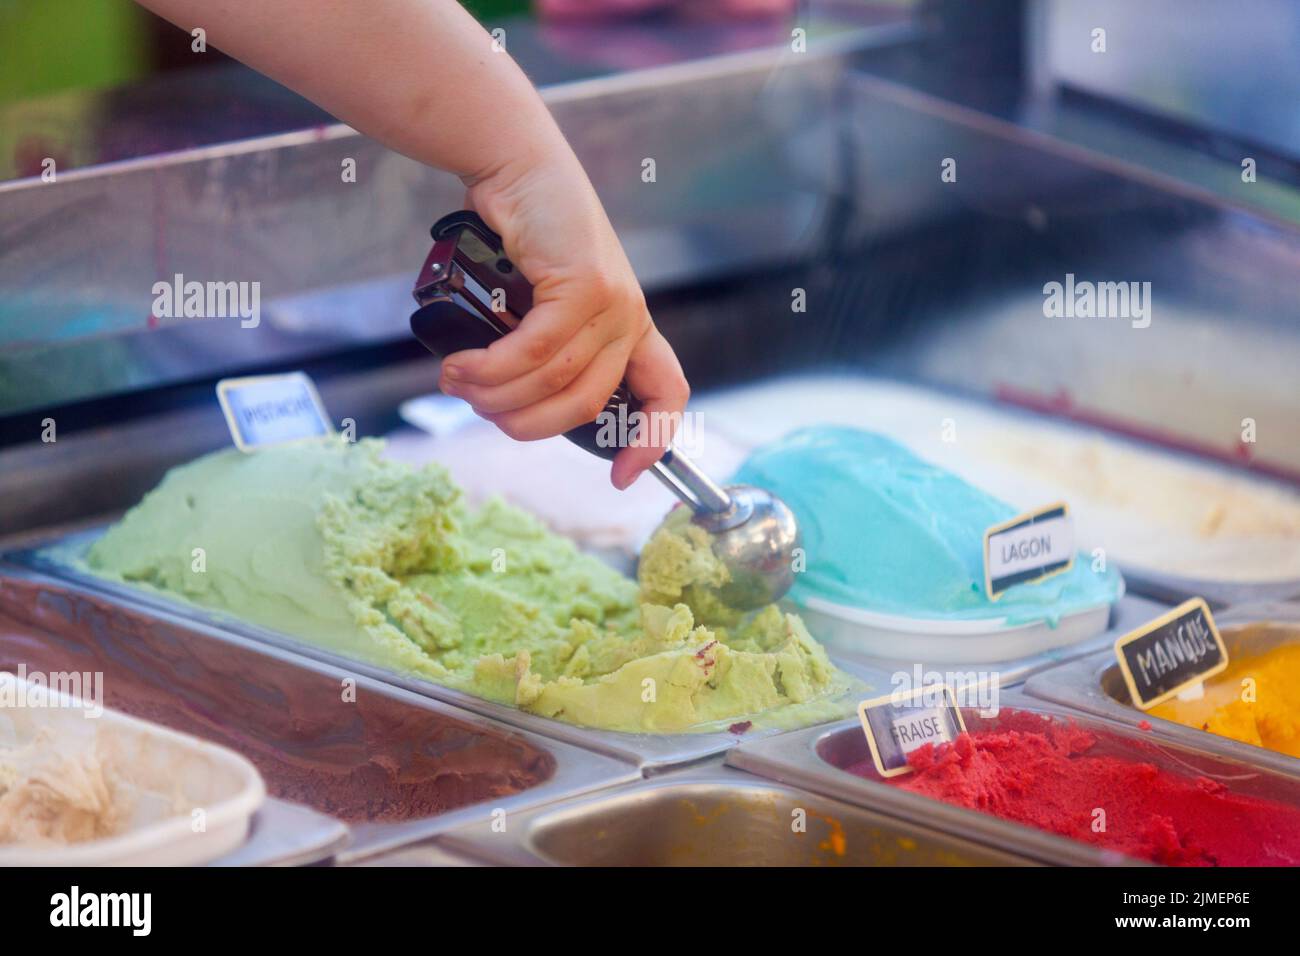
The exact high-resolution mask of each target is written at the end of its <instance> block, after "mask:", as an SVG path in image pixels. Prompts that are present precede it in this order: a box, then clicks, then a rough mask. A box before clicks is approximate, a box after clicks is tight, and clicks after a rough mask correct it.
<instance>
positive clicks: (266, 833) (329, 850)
mask: <svg viewBox="0 0 1300 956" xmlns="http://www.w3.org/2000/svg"><path fill="white" fill-rule="evenodd" d="M350 839H351V833H350V831H349V830H348V827H347V824H345V823H344V822H343V821H341V820H336V819H334V818H333V817H331V816H326V815H325V814H323V813H318V812H317V811H315V810H312V809H311V808H309V807H304V806H299V805H298V804H295V803H289V802H288V801H285V800H277V799H276V798H275V797H268V798H267V799H266V801H265V802H264V803H263V804H262V807H261V809H260V810H258V811H257V813H256V814H255V815H254V816H253V823H252V826H251V828H250V829H249V833H248V839H247V840H246V841H245V842H244V845H243V846H241V847H240V848H239V849H238V850H235V851H234V852H233V853H227V854H226V855H225V856H223V857H221V858H219V859H217V860H214V861H213V862H212V866H306V865H308V864H312V863H323V862H325V861H327V860H330V859H332V858H333V857H334V855H335V854H337V853H339V852H341V851H342V850H343V849H344V848H345V847H347V845H348V842H349V841H350Z"/></svg>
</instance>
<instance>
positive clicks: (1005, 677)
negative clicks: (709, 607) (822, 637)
mask: <svg viewBox="0 0 1300 956" xmlns="http://www.w3.org/2000/svg"><path fill="white" fill-rule="evenodd" d="M1167 610H1169V606H1168V605H1166V604H1160V603H1157V602H1155V601H1152V600H1149V599H1147V598H1143V597H1137V596H1134V595H1131V594H1128V595H1125V596H1124V597H1122V598H1120V599H1119V600H1118V601H1117V602H1115V604H1114V606H1113V607H1112V609H1111V614H1110V622H1109V624H1108V625H1107V628H1106V630H1105V631H1103V632H1102V633H1100V634H1098V635H1097V636H1095V637H1091V638H1088V639H1087V640H1085V641H1079V642H1077V643H1074V644H1069V645H1066V646H1065V647H1056V648H1052V649H1051V650H1047V651H1042V652H1041V653H1038V654H1031V655H1028V656H1026V657H1019V658H1015V659H1013V660H1007V661H998V662H996V663H991V664H988V663H971V662H969V661H967V662H964V663H954V662H951V661H943V660H938V661H920V662H919V663H920V665H921V667H922V669H923V670H927V671H938V672H941V673H944V674H976V675H980V676H979V679H980V680H981V681H983V680H984V679H988V678H991V677H992V676H993V675H996V676H997V679H998V682H999V686H1001V687H1014V686H1016V685H1017V684H1020V683H1023V682H1024V681H1025V679H1026V678H1027V677H1029V676H1030V675H1031V674H1035V673H1037V672H1039V671H1042V670H1046V669H1048V668H1051V667H1056V666H1057V665H1058V664H1060V663H1061V662H1063V661H1068V660H1073V659H1074V658H1076V657H1084V656H1086V655H1089V654H1092V653H1095V652H1096V651H1097V650H1098V649H1099V648H1103V647H1110V646H1111V645H1112V644H1114V643H1115V638H1117V637H1119V636H1120V635H1122V634H1127V633H1128V632H1129V631H1131V630H1133V628H1135V627H1137V626H1138V625H1140V624H1143V623H1145V622H1147V621H1150V620H1153V619H1154V618H1156V617H1159V616H1160V615H1161V614H1163V613H1164V612H1165V611H1167ZM835 657H836V659H837V662H838V663H839V664H840V666H841V667H843V668H844V669H845V670H847V671H849V672H850V673H856V672H857V669H858V668H862V669H863V673H866V674H882V673H883V674H895V673H898V672H900V671H901V672H903V673H908V674H910V673H912V672H913V670H914V669H915V667H916V665H917V663H918V662H917V661H915V660H905V659H901V658H900V659H894V660H890V659H887V658H883V657H872V656H871V655H868V654H857V653H853V652H852V651H849V650H847V649H846V648H845V647H844V646H843V645H837V646H836V654H835ZM955 683H961V681H955ZM889 689H892V688H889Z"/></svg>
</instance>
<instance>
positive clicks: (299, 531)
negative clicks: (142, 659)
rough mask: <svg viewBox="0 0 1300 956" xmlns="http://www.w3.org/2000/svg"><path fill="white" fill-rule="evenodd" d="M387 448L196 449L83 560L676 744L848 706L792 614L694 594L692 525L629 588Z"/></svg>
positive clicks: (348, 650) (565, 544) (443, 677)
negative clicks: (686, 735)
mask: <svg viewBox="0 0 1300 956" xmlns="http://www.w3.org/2000/svg"><path fill="white" fill-rule="evenodd" d="M382 449H383V444H382V442H379V441H375V440H367V441H363V442H360V443H359V444H356V445H352V444H348V443H347V442H345V441H342V440H332V441H329V442H323V443H309V444H296V445H287V446H278V447H272V448H267V449H263V450H261V451H258V452H254V453H252V454H243V453H241V452H239V451H236V450H234V449H230V450H226V451H221V452H216V453H214V454H210V455H206V456H204V457H203V458H200V459H198V460H196V461H194V462H191V463H190V464H188V465H184V466H182V467H179V468H176V469H173V470H172V471H171V472H169V473H168V474H167V476H166V477H165V478H164V479H163V481H162V483H161V484H159V486H158V487H157V488H155V489H154V490H153V491H152V492H150V493H149V494H148V495H146V496H145V498H144V500H143V501H142V502H140V504H139V505H137V506H136V507H135V508H133V509H132V510H131V511H130V512H128V513H127V514H126V516H125V517H124V518H123V519H122V520H121V521H120V522H119V523H118V524H116V525H115V526H114V527H112V528H111V529H110V530H109V531H108V532H107V533H105V534H104V536H103V537H102V538H100V539H99V540H98V541H97V542H96V543H95V545H94V546H93V547H92V548H91V550H90V552H89V554H88V556H87V559H86V560H87V563H88V565H89V566H90V568H91V570H92V571H94V572H95V573H97V574H100V575H102V576H106V577H111V578H115V579H119V580H123V581H126V582H130V583H133V584H138V585H144V586H148V587H152V588H155V589H158V590H160V591H164V592H167V593H169V594H172V595H177V596H180V597H183V598H186V599H188V600H190V601H192V602H194V603H196V604H200V605H203V606H205V607H208V608H212V609H215V610H218V611H222V612H226V613H229V614H232V615H234V616H237V617H239V618H242V619H244V620H246V621H249V622H252V623H254V624H259V625H262V626H264V627H268V628H273V629H276V630H279V631H283V632H285V633H288V634H291V635H294V636H295V637H297V638H299V639H302V640H305V641H309V642H311V643H314V644H318V645H320V646H322V647H325V648H328V649H330V650H334V651H338V652H341V653H343V654H346V655H348V656H352V657H356V658H360V659H362V660H365V661H368V662H370V663H374V664H378V665H381V666H384V667H389V668H393V669H395V670H398V671H401V672H404V673H409V674H415V675H418V676H421V677H425V678H427V679H429V680H432V681H435V682H437V683H440V684H445V685H447V686H449V687H455V688H459V689H462V690H465V691H468V692H469V693H472V694H476V695H478V696H481V697H485V698H488V699H490V700H495V701H500V702H503V703H508V704H513V705H515V706H517V707H520V708H522V709H524V710H528V711H532V712H534V713H538V714H543V715H545V716H548V717H555V718H559V719H561V720H566V721H570V722H572V723H575V724H583V725H586V726H592V727H602V728H607V729H611V730H624V731H650V732H679V731H689V730H709V729H717V727H718V726H719V725H725V724H728V723H732V722H736V721H743V720H756V722H757V723H759V724H764V723H766V724H777V725H781V726H791V725H795V724H800V723H810V722H813V721H815V720H821V719H828V718H831V717H835V716H840V715H842V714H844V713H847V712H849V711H850V710H851V708H852V703H851V702H848V701H847V699H845V698H844V692H845V691H846V690H848V689H849V687H850V686H851V684H852V682H851V680H850V679H849V678H847V677H846V676H845V675H844V674H842V673H841V672H839V671H838V670H836V668H835V667H833V666H832V665H831V663H830V661H829V660H828V659H827V657H826V654H825V651H824V650H823V649H822V647H821V645H819V644H818V643H817V642H816V641H814V640H813V639H812V638H811V637H810V636H809V634H808V632H807V630H806V629H805V628H804V625H803V622H802V621H801V620H800V619H799V618H798V617H797V616H795V615H792V614H784V613H782V612H781V611H780V610H778V609H777V608H776V607H775V606H772V607H767V608H764V609H763V610H761V611H759V612H757V613H754V614H749V615H742V614H740V613H738V612H736V611H734V610H731V609H729V608H725V607H722V606H720V605H718V604H717V602H716V600H715V601H712V602H710V601H708V600H707V591H706V590H705V589H704V588H703V587H701V585H705V584H707V583H709V582H710V580H712V579H713V578H715V577H716V575H717V574H718V573H724V574H725V569H723V570H722V571H721V572H719V569H718V568H716V567H711V566H708V564H707V561H706V560H704V559H702V558H700V556H699V550H700V549H699V548H698V547H691V546H689V543H687V542H685V538H684V537H683V536H684V535H685V534H687V533H688V532H687V530H686V529H687V528H689V527H690V526H689V525H686V526H684V527H674V528H669V529H666V530H663V531H661V532H660V533H659V534H657V535H656V536H655V538H653V539H652V540H651V542H650V543H649V544H648V545H647V546H646V549H645V552H644V554H643V556H642V568H643V572H642V573H643V590H644V593H642V589H639V588H638V586H637V584H636V582H634V581H631V580H629V579H628V578H625V577H623V576H622V575H621V574H619V573H618V572H616V571H614V570H613V569H612V568H609V567H608V566H606V565H605V564H603V563H601V562H600V561H599V560H597V559H595V558H593V557H591V556H589V555H585V554H583V553H582V552H580V551H579V550H578V549H577V547H576V546H575V545H574V544H573V542H571V541H569V540H568V539H566V538H562V537H559V536H557V535H555V534H553V533H551V532H550V531H548V530H547V529H546V528H545V527H544V526H543V525H542V524H541V522H539V521H538V520H537V519H536V518H534V517H532V516H531V515H529V514H527V513H525V512H523V511H520V510H518V509H516V508H512V507H510V506H509V505H506V504H504V503H502V502H500V501H491V502H489V503H487V504H486V505H484V506H483V507H482V508H480V509H478V510H471V509H470V508H468V507H467V506H466V505H465V504H463V503H462V501H461V499H460V491H459V489H458V488H457V487H456V486H455V485H454V484H453V483H452V481H451V479H450V478H449V477H448V476H447V473H446V472H445V471H444V470H443V469H442V468H440V467H438V466H436V465H430V466H426V467H425V468H422V469H418V470H413V469H411V468H410V467H409V466H407V465H404V464H401V463H397V462H392V461H388V460H385V459H384V458H382V457H381V452H382ZM692 530H694V529H692ZM684 543H685V544H686V546H685V547H684V546H683V545H684ZM692 601H695V602H697V603H698V604H699V605H700V608H699V609H700V611H701V612H702V615H701V619H700V620H697V619H696V615H695V614H694V613H693V612H692ZM706 624H707V626H706Z"/></svg>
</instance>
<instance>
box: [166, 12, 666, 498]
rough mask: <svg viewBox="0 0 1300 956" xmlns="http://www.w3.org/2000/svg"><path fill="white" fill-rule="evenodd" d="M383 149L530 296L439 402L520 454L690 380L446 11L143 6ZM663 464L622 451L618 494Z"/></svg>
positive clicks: (533, 132)
mask: <svg viewBox="0 0 1300 956" xmlns="http://www.w3.org/2000/svg"><path fill="white" fill-rule="evenodd" d="M140 2H141V3H142V4H143V5H144V6H146V7H148V8H149V9H151V10H153V11H154V12H156V13H157V14H159V15H160V16H162V17H164V18H166V19H167V20H170V21H171V22H173V23H175V24H176V25H178V26H180V27H181V28H183V29H185V30H187V31H188V30H192V29H194V28H195V27H202V28H203V29H204V30H205V31H206V33H207V39H208V42H210V43H212V44H213V45H214V46H216V47H218V48H220V49H221V50H223V51H225V52H226V53H228V54H230V55H231V56H234V57H236V58H237V59H239V60H242V61H243V62H245V63H247V64H248V65H249V66H252V67H254V68H255V69H257V70H259V71H261V72H263V73H265V74H266V75H267V76H270V77H271V78H272V79H275V80H277V81H279V82H280V83H283V84H284V85H285V86H288V87H289V88H290V89H293V90H295V91H297V92H298V93H300V94H302V95H303V96H305V97H307V98H308V99H310V100H311V101H312V102H314V103H316V104H318V105H319V106H321V107H322V108H323V109H325V110H327V111H329V112H330V113H332V114H333V115H334V116H337V117H338V118H339V119H341V120H342V121H343V122H345V123H347V124H349V125H350V126H352V127H354V128H355V129H357V130H360V131H361V132H363V133H365V134H367V135H369V136H371V137H373V138H374V139H376V140H379V141H380V142H382V143H384V144H385V145H387V146H389V147H390V148H392V149H395V150H397V151H399V152H402V153H405V154H406V155H408V156H410V157H412V158H413V159H417V160H419V161H421V162H424V163H427V164H428V165H430V166H436V167H438V168H440V169H445V170H447V171H449V172H451V173H454V174H455V175H457V176H459V177H460V178H461V179H462V181H463V182H465V184H466V186H467V187H468V189H469V195H468V202H469V203H470V205H471V206H473V208H475V209H477V211H478V212H479V213H480V214H481V215H482V216H483V218H484V219H485V220H486V221H487V223H488V224H489V225H490V226H492V227H493V228H494V229H495V230H496V231H497V232H499V233H500V234H501V237H502V239H503V240H504V243H505V248H506V251H507V253H508V254H509V255H510V257H511V258H512V259H513V260H514V261H515V262H516V263H517V264H518V266H519V268H520V269H521V270H522V271H523V274H524V275H526V276H527V277H528V278H529V280H530V281H531V282H532V283H533V285H534V287H535V292H534V307H533V310H532V312H530V313H529V316H528V320H527V321H526V322H525V323H524V324H523V326H521V328H520V329H519V330H518V331H517V332H515V333H513V334H512V335H510V336H508V337H506V338H505V339H502V340H501V341H499V342H496V343H494V344H493V345H492V346H491V347H489V348H487V349H476V350H473V351H468V352H458V353H456V354H455V355H454V356H448V358H447V360H446V361H445V362H444V363H443V377H442V383H441V384H442V387H443V390H444V391H446V392H448V393H450V394H455V395H458V396H460V397H462V398H464V399H465V400H466V401H468V402H469V403H470V404H471V405H473V406H474V408H475V410H476V411H478V412H479V414H481V415H483V416H484V417H485V418H488V419H489V420H491V421H493V422H495V423H496V424H497V425H498V426H500V427H501V428H502V430H503V431H505V432H506V433H507V434H509V435H511V436H513V437H516V438H519V439H521V440H530V439H535V438H542V437H547V436H550V435H555V434H558V433H560V432H563V431H566V430H568V429H569V428H572V427H574V426H576V425H579V424H582V423H583V422H585V421H590V420H591V419H593V418H594V417H595V416H596V413H597V411H599V409H600V408H601V406H602V405H603V404H604V402H605V400H606V399H607V398H608V397H609V395H610V393H612V392H613V390H614V388H615V387H616V386H617V384H618V382H619V380H620V378H622V377H623V376H624V375H625V374H626V376H627V378H628V383H629V385H630V386H631V387H632V390H633V391H634V392H635V393H637V394H638V395H639V396H640V397H641V398H642V400H643V401H644V403H645V410H646V411H647V412H650V413H653V412H669V413H671V412H680V411H681V410H682V408H683V407H684V406H685V403H686V398H687V395H688V391H689V390H688V388H687V385H686V380H685V378H684V377H683V375H682V372H681V367H680V366H679V365H678V363H677V359H676V356H675V355H673V352H672V349H671V347H670V346H669V345H668V343H667V341H666V340H664V338H663V336H662V335H660V334H659V332H658V330H657V329H656V328H655V326H654V323H653V321H651V319H650V315H649V312H648V311H647V310H646V307H645V300H644V297H643V296H642V294H641V289H640V286H639V284H638V283H637V280H636V276H635V275H634V274H633V272H632V268H631V266H630V265H629V264H628V262H627V258H626V256H625V255H624V253H623V249H622V246H621V245H620V244H619V241H618V238H617V237H616V236H615V234H614V231H613V228H612V227H611V226H610V224H609V220H608V218H607V217H606V216H605V212H604V209H603V207H602V206H601V204H600V200H599V198H598V197H597V196H596V193H595V190H594V189H592V187H591V183H590V181H589V180H588V179H587V176H586V174H585V173H584V172H583V170H582V167H581V165H580V164H579V162H578V160H577V157H576V156H574V154H573V151H572V150H571V149H570V148H569V145H568V143H567V142H565V140H564V136H563V135H562V134H561V132H560V130H559V128H558V127H557V126H556V125H555V122H554V120H553V119H552V118H551V114H550V112H549V111H548V110H547V109H546V106H545V104H544V103H543V102H542V100H541V97H540V96H538V94H537V91H536V90H534V89H533V86H532V84H531V83H530V82H529V81H528V78H527V77H526V76H525V75H524V73H523V71H522V70H521V69H519V67H518V65H517V64H516V63H515V62H514V60H513V59H511V58H510V56H509V55H507V54H506V53H504V52H496V51H494V49H493V44H492V39H491V37H490V36H489V35H488V34H487V32H486V31H485V30H484V29H483V28H482V27H481V26H480V25H479V24H478V23H477V22H476V21H475V20H474V18H473V17H472V16H470V15H469V14H468V13H467V12H466V11H465V10H464V9H463V8H462V7H461V6H460V4H459V3H457V2H456V0H140ZM661 451H662V449H660V448H651V447H633V448H627V449H624V450H623V451H622V452H621V453H620V454H619V457H618V460H617V461H615V463H614V469H613V472H612V478H613V481H614V483H615V484H616V485H618V486H619V487H626V486H627V485H628V484H630V483H631V482H632V481H633V480H635V478H636V476H637V475H639V474H640V473H641V472H642V471H644V470H645V468H647V467H649V466H650V465H651V464H652V463H653V462H654V461H655V460H656V459H657V458H658V456H659V454H660V453H661Z"/></svg>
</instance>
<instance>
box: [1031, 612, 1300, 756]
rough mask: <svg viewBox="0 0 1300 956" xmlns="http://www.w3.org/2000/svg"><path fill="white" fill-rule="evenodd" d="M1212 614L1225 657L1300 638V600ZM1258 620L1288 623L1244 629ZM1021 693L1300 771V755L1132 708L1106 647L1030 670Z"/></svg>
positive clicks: (1299, 695) (1208, 748)
mask: <svg viewBox="0 0 1300 956" xmlns="http://www.w3.org/2000/svg"><path fill="white" fill-rule="evenodd" d="M1215 620H1216V623H1218V624H1219V628H1220V631H1221V632H1222V634H1223V641H1224V643H1225V644H1226V645H1227V648H1228V657H1229V659H1232V658H1233V657H1235V656H1237V655H1239V654H1246V655H1249V654H1255V653H1259V652H1261V651H1264V650H1267V649H1268V648H1270V647H1275V646H1277V645H1278V644H1281V643H1284V642H1287V641H1300V604H1296V603H1292V604H1285V603H1283V604H1265V605H1253V606H1244V607H1240V608H1235V609H1231V610H1228V611H1226V612H1224V613H1223V614H1220V615H1218V616H1217V617H1216V618H1215ZM1260 622H1277V623H1280V624H1290V625H1291V627H1290V629H1278V630H1276V631H1271V632H1268V633H1264V634H1259V633H1256V634H1250V633H1248V632H1247V630H1246V629H1245V628H1244V627H1243V625H1247V624H1253V623H1260ZM1025 693H1026V694H1028V695H1030V696H1032V697H1036V698H1039V699H1040V700H1048V701H1053V702H1055V703H1058V704H1064V705H1066V706H1068V707H1073V708H1077V709H1078V710H1080V711H1083V712H1084V713H1088V714H1095V715H1096V716H1098V717H1105V718H1107V719H1108V720H1114V721H1118V722H1119V723H1122V724H1127V725H1128V726H1130V727H1137V726H1138V725H1139V724H1140V723H1142V722H1143V721H1146V722H1147V723H1148V724H1149V725H1150V727H1151V730H1150V731H1149V732H1150V733H1153V734H1156V735H1158V736H1160V737H1166V738H1168V739H1170V740H1175V741H1178V742H1179V743H1181V744H1185V745H1186V746H1188V747H1195V748H1197V749H1198V750H1205V751H1208V752H1210V753H1216V754H1222V755H1223V756H1225V757H1231V758H1233V759H1234V760H1240V761H1242V762H1244V763H1249V764H1253V765H1255V766H1257V767H1266V768H1268V769H1269V770H1275V771H1277V772H1278V773H1285V774H1290V775H1291V776H1294V777H1300V758H1296V757H1291V756H1288V755H1287V754H1284V753H1278V752H1277V751H1276V750H1268V749H1267V748H1264V747H1256V746H1255V745H1253V744H1246V743H1241V742H1240V741H1237V740H1229V739H1228V738H1227V737H1220V736H1218V735H1217V734H1211V733H1207V732H1206V731H1203V730H1197V729H1196V728H1194V727H1186V726H1184V725H1183V724H1176V723H1174V722H1173V721H1171V720H1165V719H1163V718H1161V717H1153V716H1152V715H1150V714H1147V713H1145V712H1143V711H1141V710H1138V709H1137V708H1136V707H1134V706H1133V705H1132V703H1130V698H1129V694H1128V688H1127V687H1126V686H1125V685H1124V679H1123V677H1122V676H1121V675H1120V672H1119V665H1118V664H1117V663H1116V662H1115V654H1114V652H1113V651H1112V650H1110V649H1107V650H1105V651H1100V652H1098V653H1096V654H1092V655H1090V656H1088V657H1085V658H1083V659H1082V660H1077V661H1072V662H1070V663H1069V664H1065V665H1063V666H1061V667H1055V668H1053V669H1051V670H1048V671H1044V672H1043V673H1041V674H1037V675H1035V676H1034V677H1032V678H1030V680H1029V682H1028V683H1027V684H1026V685H1025ZM1296 694H1297V700H1298V701H1300V687H1297V688H1296Z"/></svg>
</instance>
